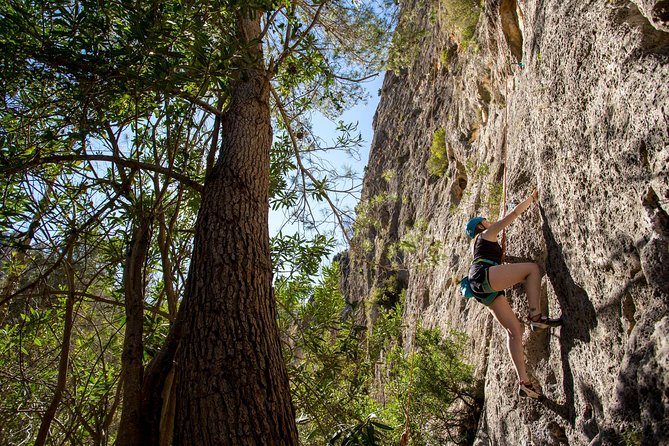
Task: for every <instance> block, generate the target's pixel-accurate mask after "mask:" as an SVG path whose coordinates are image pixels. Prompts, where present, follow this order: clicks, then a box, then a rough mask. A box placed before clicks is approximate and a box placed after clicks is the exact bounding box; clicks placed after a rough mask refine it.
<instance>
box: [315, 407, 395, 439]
mask: <svg viewBox="0 0 669 446" xmlns="http://www.w3.org/2000/svg"><path fill="white" fill-rule="evenodd" d="M392 429H393V428H392V427H390V426H388V425H385V424H383V423H380V422H378V421H376V415H374V414H371V415H370V416H368V417H367V419H365V421H363V422H362V423H358V424H356V425H353V426H346V427H344V428H342V429H340V430H338V431H337V432H336V433H335V434H334V435H333V436H332V438H331V439H330V441H328V446H336V445H341V446H377V445H380V444H381V443H379V442H378V441H381V440H382V439H383V438H384V433H383V431H390V430H392Z"/></svg>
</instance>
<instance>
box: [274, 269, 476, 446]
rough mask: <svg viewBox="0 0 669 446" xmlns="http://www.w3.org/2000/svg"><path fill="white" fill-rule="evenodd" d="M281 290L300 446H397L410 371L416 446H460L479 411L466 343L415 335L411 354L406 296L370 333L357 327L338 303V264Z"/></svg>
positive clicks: (434, 334)
mask: <svg viewBox="0 0 669 446" xmlns="http://www.w3.org/2000/svg"><path fill="white" fill-rule="evenodd" d="M277 285H278V286H277V289H276V294H277V298H278V300H279V302H281V304H280V306H279V308H280V315H279V316H280V318H279V319H280V320H281V321H282V333H284V335H283V336H284V341H285V343H284V345H285V349H286V353H285V357H286V360H287V364H288V369H289V373H290V377H291V382H292V386H293V397H294V404H295V407H296V410H297V413H298V418H299V424H298V427H299V430H300V438H301V442H302V444H305V445H322V444H333V445H344V444H348V445H392V444H397V441H398V440H399V437H400V434H401V430H402V427H403V426H404V413H405V409H406V403H407V393H408V389H409V381H410V377H409V376H410V374H411V370H412V368H413V385H412V388H411V399H412V401H413V402H412V405H411V409H410V420H411V432H412V442H414V443H412V444H417V445H427V444H440V443H443V442H445V441H454V442H462V441H463V439H464V438H465V437H466V433H465V432H466V431H467V429H470V430H472V429H471V427H472V423H475V421H476V416H477V414H478V412H479V410H480V407H479V405H480V403H481V401H480V392H479V389H478V387H477V385H478V383H477V382H476V381H475V380H474V378H473V369H472V367H471V366H469V365H468V364H466V363H465V362H464V361H463V359H462V358H463V349H464V345H465V337H464V335H463V334H459V333H455V332H452V333H449V334H448V335H447V336H443V335H442V333H441V332H440V331H439V330H438V329H424V328H421V327H420V326H419V327H418V328H417V331H416V338H415V349H414V350H413V352H414V353H413V355H412V354H407V353H406V351H405V349H404V347H403V346H404V345H405V342H406V340H407V339H411V334H410V332H409V331H408V327H407V326H405V325H404V322H403V312H404V310H403V309H404V292H402V293H401V297H400V299H399V301H398V302H396V303H395V304H394V305H392V306H388V307H379V315H378V317H377V319H376V320H375V321H374V323H373V325H371V326H369V327H362V326H359V325H356V323H355V322H354V320H355V314H356V311H359V310H360V309H359V308H358V309H356V307H355V306H351V305H350V304H346V303H345V302H344V299H343V296H342V295H341V292H340V291H339V269H338V265H337V264H336V263H335V264H334V265H332V267H329V268H325V269H324V270H323V276H322V279H321V281H320V283H318V284H317V285H312V284H310V283H308V281H304V280H302V281H299V280H296V279H295V278H293V279H291V280H288V279H285V280H281V281H279V283H278V284H277Z"/></svg>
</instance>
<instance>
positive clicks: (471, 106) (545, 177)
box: [346, 0, 669, 446]
mask: <svg viewBox="0 0 669 446" xmlns="http://www.w3.org/2000/svg"><path fill="white" fill-rule="evenodd" d="M445 1H446V0H440V1H439V2H428V1H424V0H413V1H409V0H407V1H404V2H401V6H402V8H403V14H404V18H405V19H407V18H409V19H410V20H412V21H413V23H414V25H415V26H417V27H419V28H420V29H422V30H424V31H425V34H424V38H423V39H422V40H421V41H420V42H419V46H418V48H417V57H416V59H415V60H414V61H413V63H412V64H410V66H408V67H407V68H406V69H404V70H401V71H400V73H398V74H394V73H391V72H389V73H388V74H387V75H386V78H385V82H384V84H383V90H382V98H381V102H380V105H379V108H378V110H377V115H376V118H375V136H374V141H373V144H372V149H371V152H370V159H369V164H368V167H367V171H366V176H365V179H364V189H363V197H362V204H361V208H360V209H361V213H364V218H359V221H358V227H357V233H356V236H355V237H354V240H353V242H352V245H351V249H350V264H349V265H348V268H349V271H350V272H349V275H348V278H347V283H346V293H347V298H348V299H349V300H350V301H364V300H366V299H368V298H369V296H370V295H371V293H372V292H373V289H382V288H384V287H387V283H389V279H392V281H393V283H395V284H399V285H397V286H399V287H402V288H406V289H407V292H406V305H405V310H404V311H405V318H406V319H407V320H408V321H409V326H412V324H413V322H414V321H415V319H416V318H417V317H418V318H420V319H422V321H423V323H424V324H426V325H428V326H440V327H442V328H455V329H458V330H461V331H464V332H466V333H467V334H468V335H469V336H470V350H469V352H470V361H471V362H472V364H474V365H475V366H476V368H477V374H478V376H479V377H481V379H482V380H484V381H485V404H484V410H483V412H482V413H481V415H480V421H479V428H478V433H477V438H476V442H475V444H477V445H514V446H517V445H522V444H530V442H532V444H536V445H557V444H561V443H562V444H567V443H568V444H572V445H588V444H591V445H617V444H630V445H631V444H653V445H655V444H669V421H668V420H669V359H668V358H669V218H668V217H667V214H668V213H669V178H668V176H669V83H668V80H669V4H668V3H669V2H667V1H664V0H661V1H653V0H635V1H634V2H630V1H619V0H610V1H603V0H597V1H595V0H560V1H557V0H522V1H521V0H486V1H485V2H483V3H484V5H483V7H482V11H481V14H480V16H479V20H478V24H477V26H476V32H475V34H474V38H473V40H472V41H471V42H470V43H469V44H468V45H467V46H466V48H465V45H464V44H461V43H459V42H458V33H457V32H454V31H453V28H452V26H453V25H452V19H451V20H450V21H449V17H448V16H447V14H445V13H444V11H443V3H444V2H445ZM435 3H436V5H435ZM435 8H436V10H435ZM449 23H450V24H449ZM407 51H408V49H407ZM439 129H443V130H442V131H439ZM439 133H441V135H440V136H439V137H435V134H439ZM433 146H435V147H436V149H432V152H434V153H436V152H438V151H439V147H441V149H442V151H443V152H444V157H443V160H442V161H440V166H441V168H442V171H443V175H439V173H434V172H435V170H434V169H433V168H430V167H429V166H430V164H431V163H432V164H434V162H435V161H434V159H433V160H430V158H431V157H432V158H434V157H435V155H431V147H433ZM431 172H433V173H431ZM505 175H506V182H507V189H508V192H507V197H508V198H507V201H508V202H509V203H512V202H518V201H520V200H522V199H524V198H525V197H526V196H527V195H528V194H530V193H531V191H532V190H534V189H537V190H538V192H539V195H540V205H539V206H536V205H534V206H533V207H531V208H530V209H529V210H528V211H527V212H526V213H525V214H523V215H522V216H521V218H519V219H518V220H517V221H516V222H515V223H514V224H513V225H512V226H511V227H510V228H509V230H508V231H507V248H506V253H507V257H508V259H509V261H519V260H522V261H533V262H536V263H538V264H539V266H540V267H541V269H542V273H543V274H544V275H543V279H542V294H543V295H542V299H543V304H542V305H543V311H544V313H546V312H548V313H549V314H551V315H559V314H562V315H563V317H564V320H565V326H564V327H562V328H558V329H554V330H552V331H544V332H530V331H529V330H525V334H524V343H525V352H526V356H527V363H528V366H529V371H530V374H531V376H532V377H533V378H534V379H535V380H536V381H537V382H538V383H539V384H540V385H541V387H542V388H543V391H544V394H545V395H546V399H545V400H544V401H542V402H535V401H527V400H524V399H520V398H519V397H518V396H516V394H515V373H514V371H513V368H512V365H511V362H510V360H509V359H508V356H507V353H506V336H505V333H504V331H503V329H502V328H501V327H500V326H499V324H497V323H496V322H495V321H494V320H493V318H492V316H491V314H490V313H489V312H488V311H487V310H486V309H485V308H484V307H483V306H482V305H480V304H478V303H476V302H473V301H466V300H465V299H463V298H462V297H460V295H459V293H458V291H457V287H456V285H457V282H458V280H459V279H460V278H461V277H462V276H464V275H465V274H466V272H467V270H468V267H469V262H470V261H471V254H470V252H471V246H470V244H469V240H468V239H467V237H466V235H465V233H464V225H465V223H466V222H467V220H468V219H469V218H470V217H472V216H474V215H488V216H489V217H490V216H492V217H491V218H493V217H494V216H495V214H496V213H499V212H500V207H501V206H502V203H501V201H503V200H500V195H501V194H500V191H501V188H502V182H503V177H504V176H505ZM407 246H411V249H408V248H406V247H407ZM398 247H399V248H398ZM403 247H404V248H403ZM508 296H509V300H510V302H511V304H512V307H513V308H514V310H515V311H516V313H517V314H518V315H519V316H520V317H524V315H525V314H526V312H527V303H526V298H525V293H524V291H523V289H522V286H521V287H516V288H514V289H513V290H511V291H510V292H509V293H508ZM363 307H364V306H363ZM372 307H373V306H372ZM372 313H373V308H372ZM373 316H374V315H373V314H371V315H370V314H368V315H367V318H368V319H371V320H373Z"/></svg>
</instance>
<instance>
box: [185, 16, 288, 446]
mask: <svg viewBox="0 0 669 446" xmlns="http://www.w3.org/2000/svg"><path fill="white" fill-rule="evenodd" d="M240 25H241V26H240V27H241V29H242V35H243V36H244V37H245V39H246V41H250V40H251V39H253V38H254V37H257V36H259V33H260V22H259V18H258V17H256V18H255V19H252V20H248V19H241V18H240ZM250 53H251V54H250V56H251V60H256V61H257V64H256V65H260V64H261V63H262V55H261V54H260V49H259V47H258V48H253V49H251V50H250ZM240 68H241V69H240V75H239V76H240V77H239V80H238V81H237V83H236V84H235V85H234V86H233V87H232V91H231V94H230V104H229V108H228V110H227V112H226V115H225V116H224V118H223V119H222V129H221V130H222V131H221V134H222V135H224V138H223V141H222V145H221V152H220V156H219V160H218V162H217V164H216V165H215V166H214V168H213V169H212V171H211V172H210V174H209V175H208V177H207V181H206V187H205V188H204V193H203V198H202V206H201V208H200V212H199V214H198V221H197V224H196V235H195V243H194V251H193V256H192V259H191V267H190V271H189V277H188V283H187V285H186V293H185V296H184V301H183V303H182V307H181V308H180V310H179V317H178V318H177V325H181V328H180V329H181V330H183V336H182V337H181V339H180V343H179V344H180V345H179V349H178V350H177V354H176V360H175V363H176V365H175V367H176V415H175V417H176V419H175V428H174V445H175V446H186V445H198V446H207V445H296V444H297V428H296V425H295V415H294V410H293V407H292V403H291V399H290V391H289V383H288V376H287V373H286V367H285V363H284V361H283V358H282V356H281V345H280V341H279V331H278V325H277V322H276V306H275V302H274V298H273V295H272V271H271V261H270V252H269V231H268V220H267V219H268V188H269V150H270V146H271V143H272V129H271V123H270V113H269V79H268V77H267V76H266V75H265V73H264V72H263V71H262V70H260V69H252V68H248V67H240ZM180 323H181V324H180Z"/></svg>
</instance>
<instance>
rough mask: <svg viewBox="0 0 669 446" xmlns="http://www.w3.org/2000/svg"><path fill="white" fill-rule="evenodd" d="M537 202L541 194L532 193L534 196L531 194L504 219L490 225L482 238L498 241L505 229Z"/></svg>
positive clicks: (482, 234)
mask: <svg viewBox="0 0 669 446" xmlns="http://www.w3.org/2000/svg"><path fill="white" fill-rule="evenodd" d="M535 201H539V193H538V192H537V191H534V192H532V194H530V196H529V197H527V198H526V199H525V201H523V202H521V203H520V204H518V205H517V206H516V207H515V208H513V209H512V210H511V212H509V213H508V214H506V215H505V216H504V218H502V219H501V220H498V221H496V222H494V223H490V226H488V228H487V229H486V230H485V231H483V232H482V233H481V236H482V237H483V238H484V239H486V240H490V241H491V242H494V241H496V240H497V235H498V234H499V233H500V232H502V230H503V229H504V228H506V227H507V226H509V225H510V224H511V222H513V221H514V220H515V219H516V218H518V217H519V216H520V214H522V213H523V212H525V211H526V210H527V208H529V207H530V205H531V204H532V203H533V202H535Z"/></svg>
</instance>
